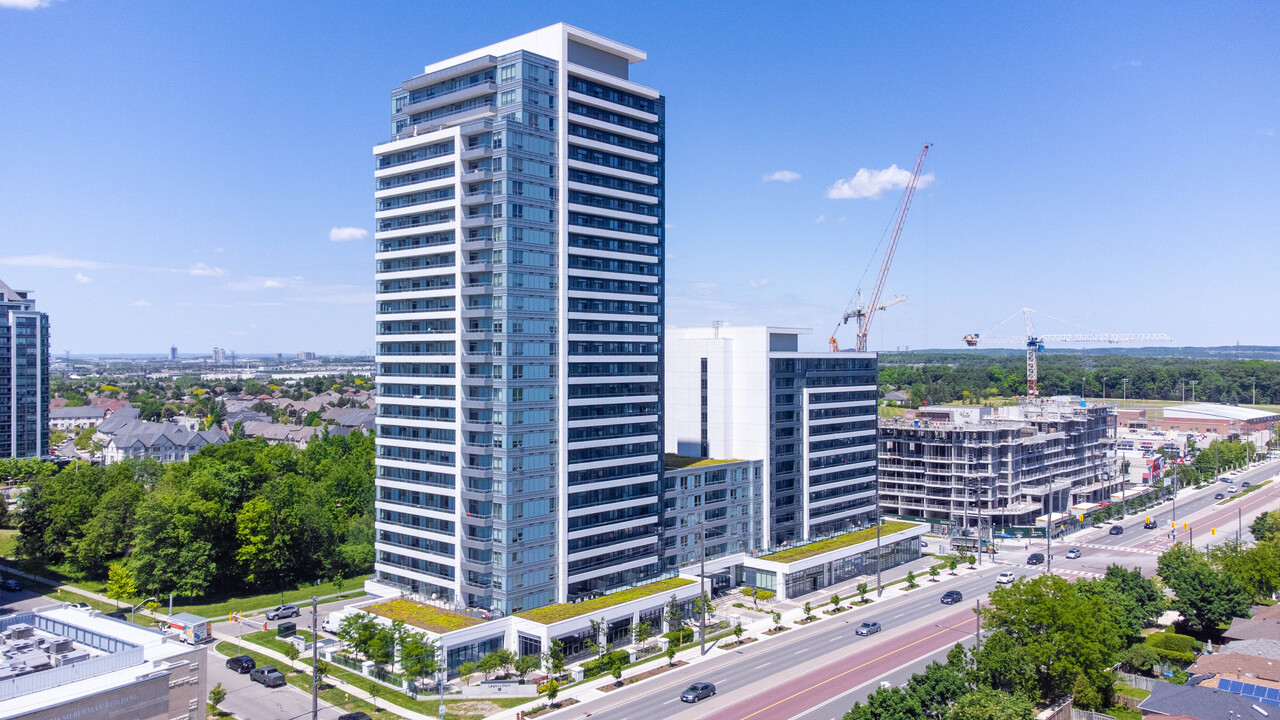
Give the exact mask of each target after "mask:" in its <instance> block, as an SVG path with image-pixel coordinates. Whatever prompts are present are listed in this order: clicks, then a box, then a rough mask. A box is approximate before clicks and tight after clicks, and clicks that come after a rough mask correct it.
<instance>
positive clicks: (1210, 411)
mask: <svg viewBox="0 0 1280 720" xmlns="http://www.w3.org/2000/svg"><path fill="white" fill-rule="evenodd" d="M1164 416H1165V417H1166V418H1185V419H1199V418H1208V419H1217V420H1264V419H1267V418H1280V413H1274V412H1272V411H1270V410H1254V409H1252V408H1247V407H1241V406H1239V405H1218V404H1216V403H1188V404H1186V405H1170V406H1168V407H1166V408H1165V409H1164Z"/></svg>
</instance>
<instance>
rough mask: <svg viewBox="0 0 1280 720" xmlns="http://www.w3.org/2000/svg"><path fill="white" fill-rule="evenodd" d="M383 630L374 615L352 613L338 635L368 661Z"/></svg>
mask: <svg viewBox="0 0 1280 720" xmlns="http://www.w3.org/2000/svg"><path fill="white" fill-rule="evenodd" d="M381 630H382V628H381V624H380V623H379V622H378V621H377V620H375V619H374V618H373V616H372V615H370V614H368V613H362V612H360V613H351V614H350V615H347V616H346V617H344V618H342V621H341V622H340V623H338V632H337V635H338V639H339V640H341V641H342V642H344V643H346V644H347V646H348V647H350V648H351V649H352V650H355V651H356V652H357V653H359V654H360V655H361V656H363V657H365V658H366V659H367V658H369V650H370V648H371V647H372V646H373V641H374V637H376V636H377V634H378V633H379V632H381ZM473 672H474V670H473Z"/></svg>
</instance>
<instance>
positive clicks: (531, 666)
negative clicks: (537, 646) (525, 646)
mask: <svg viewBox="0 0 1280 720" xmlns="http://www.w3.org/2000/svg"><path fill="white" fill-rule="evenodd" d="M541 664H542V663H541V661H540V660H539V659H538V656H537V655H521V656H520V657H518V658H516V661H515V664H514V667H515V671H516V675H519V676H520V682H524V676H525V675H528V674H529V673H531V672H533V671H534V670H537V669H538V666H539V665H541Z"/></svg>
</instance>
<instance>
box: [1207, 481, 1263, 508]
mask: <svg viewBox="0 0 1280 720" xmlns="http://www.w3.org/2000/svg"><path fill="white" fill-rule="evenodd" d="M1270 484H1271V481H1270V480H1263V481H1262V482H1260V483H1258V484H1257V485H1250V486H1249V487H1247V488H1245V489H1244V490H1242V491H1240V492H1238V493H1236V494H1235V495H1228V496H1227V499H1226V500H1222V501H1220V502H1219V503H1218V504H1219V505H1226V504H1227V503H1229V502H1231V501H1232V500H1239V499H1240V498H1242V497H1244V496H1245V495H1248V494H1249V493H1251V492H1253V491H1255V490H1260V489H1262V488H1264V487H1266V486H1267V485H1270Z"/></svg>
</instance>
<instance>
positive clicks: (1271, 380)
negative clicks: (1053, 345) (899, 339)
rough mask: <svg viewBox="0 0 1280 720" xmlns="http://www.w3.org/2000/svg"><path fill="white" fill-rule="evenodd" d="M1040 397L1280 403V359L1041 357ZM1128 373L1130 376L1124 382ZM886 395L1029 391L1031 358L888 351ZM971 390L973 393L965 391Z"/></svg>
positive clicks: (915, 399)
mask: <svg viewBox="0 0 1280 720" xmlns="http://www.w3.org/2000/svg"><path fill="white" fill-rule="evenodd" d="M1038 377H1039V383H1040V387H1039V391H1040V394H1041V395H1042V396H1050V395H1079V394H1081V389H1082V380H1083V390H1084V395H1085V396H1086V397H1099V398H1100V397H1103V394H1104V389H1105V396H1106V397H1107V398H1121V397H1124V396H1127V397H1129V398H1131V399H1143V400H1170V401H1180V400H1182V398H1183V396H1184V394H1185V397H1186V399H1187V400H1188V401H1190V400H1191V398H1192V387H1193V385H1192V382H1193V381H1194V383H1195V384H1194V388H1195V399H1196V401H1198V402H1199V401H1204V402H1215V403H1226V404H1228V405H1235V404H1245V403H1251V402H1252V401H1253V391H1254V389H1255V386H1256V389H1257V396H1258V403H1260V404H1264V403H1278V402H1280V363H1277V362H1273V361H1269V360H1199V359H1197V360H1191V359H1186V358H1168V357H1159V358H1158V357H1132V356H1126V355H1109V354H1108V355H1087V354H1081V355H1068V354H1058V353H1052V354H1041V355H1040V358H1039V363H1038ZM1125 378H1128V379H1129V382H1128V383H1127V384H1126V383H1124V382H1123V380H1124V379H1125ZM880 386H881V394H882V395H883V393H884V392H887V391H888V390H889V389H890V388H899V389H901V390H903V391H906V392H909V393H910V395H911V404H913V405H915V406H919V405H920V404H923V403H924V402H926V401H927V402H928V403H929V404H931V405H932V404H938V403H947V402H959V401H963V400H965V399H973V400H975V401H977V400H980V399H982V398H992V397H1000V396H1003V397H1010V396H1014V395H1025V394H1026V392H1027V364H1026V356H1025V355H1012V356H998V355H988V354H977V353H882V354H881V355H880ZM966 393H967V395H966Z"/></svg>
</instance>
